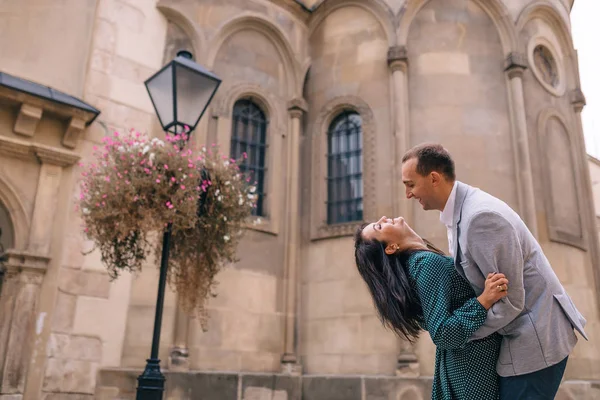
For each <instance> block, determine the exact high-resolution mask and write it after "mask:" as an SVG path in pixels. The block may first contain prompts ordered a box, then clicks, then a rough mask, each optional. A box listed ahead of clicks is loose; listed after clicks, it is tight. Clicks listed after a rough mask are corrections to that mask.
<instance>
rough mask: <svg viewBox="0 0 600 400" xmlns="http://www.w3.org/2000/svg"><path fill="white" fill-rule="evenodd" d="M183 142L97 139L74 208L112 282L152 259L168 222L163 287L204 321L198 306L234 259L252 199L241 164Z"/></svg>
mask: <svg viewBox="0 0 600 400" xmlns="http://www.w3.org/2000/svg"><path fill="white" fill-rule="evenodd" d="M185 140H186V138H185V136H183V135H177V136H167V140H166V141H162V140H159V139H156V138H154V139H151V140H150V139H149V138H148V137H147V136H145V135H143V134H140V133H137V132H130V133H129V134H128V135H125V136H121V135H119V133H117V132H115V133H114V136H113V137H106V138H104V140H103V144H104V146H103V148H94V161H93V162H92V163H90V164H89V165H88V166H87V167H86V168H85V169H84V172H82V182H81V194H80V199H79V208H80V210H81V215H82V218H83V221H84V231H85V233H86V235H87V236H88V238H89V239H90V240H92V241H93V243H94V244H95V249H98V250H99V251H100V254H101V256H102V261H103V263H104V264H105V266H106V268H107V269H108V272H109V274H110V276H111V277H113V278H116V277H117V276H118V275H119V273H120V272H122V271H139V270H141V268H142V265H143V264H144V262H145V260H146V258H147V256H148V255H149V254H150V252H151V251H154V253H155V255H156V257H157V259H160V254H161V251H162V242H161V241H160V240H156V234H157V233H161V232H162V231H164V230H165V229H166V227H167V226H168V225H169V224H172V225H171V226H172V228H171V229H172V238H171V241H170V256H169V269H168V281H169V283H170V285H171V286H172V287H173V288H174V289H175V291H176V292H177V293H178V294H179V298H180V301H181V302H182V304H183V306H184V307H185V309H186V310H187V311H190V312H191V311H193V310H196V311H199V312H200V315H201V317H203V321H205V320H206V319H205V318H206V312H205V309H204V303H205V300H206V299H207V298H208V297H209V296H214V295H215V293H214V288H215V276H216V274H217V272H218V271H219V270H220V268H221V267H222V266H223V265H224V264H226V263H231V262H234V261H236V258H235V253H236V248H237V244H238V242H239V240H240V238H241V235H242V233H243V231H244V229H243V226H244V223H245V221H246V219H247V218H248V217H249V216H250V214H251V211H252V208H253V207H254V206H255V202H256V197H257V196H256V194H255V190H256V187H255V186H254V185H253V184H251V183H250V180H251V179H250V177H248V176H247V175H246V174H244V173H243V172H241V169H240V166H239V165H240V163H242V165H243V160H233V159H229V158H228V157H224V156H221V155H220V154H219V152H218V149H217V147H216V146H212V147H211V148H210V149H206V148H202V149H201V150H200V151H197V152H194V151H192V150H191V149H187V150H184V149H182V148H181V145H182V144H183V143H185ZM245 158H246V154H244V159H245ZM151 238H154V240H151Z"/></svg>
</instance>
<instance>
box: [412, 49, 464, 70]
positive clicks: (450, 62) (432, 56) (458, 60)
mask: <svg viewBox="0 0 600 400" xmlns="http://www.w3.org/2000/svg"><path fill="white" fill-rule="evenodd" d="M417 71H418V73H419V75H469V74H470V73H471V71H470V63H469V56H468V54H465V53H458V52H435V53H433V52H432V53H424V54H420V55H419V57H418V58H417Z"/></svg>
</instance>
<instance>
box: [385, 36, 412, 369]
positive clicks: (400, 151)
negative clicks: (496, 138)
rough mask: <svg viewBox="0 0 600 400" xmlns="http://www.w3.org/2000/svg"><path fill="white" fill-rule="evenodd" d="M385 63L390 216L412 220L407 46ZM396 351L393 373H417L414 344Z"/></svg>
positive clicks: (393, 51) (391, 53)
mask: <svg viewBox="0 0 600 400" xmlns="http://www.w3.org/2000/svg"><path fill="white" fill-rule="evenodd" d="M388 66H389V68H390V71H391V72H392V80H393V83H394V84H393V86H392V92H393V94H394V106H393V108H392V111H393V112H392V114H393V117H394V124H393V126H394V132H393V140H394V142H393V146H394V159H395V162H394V170H393V174H392V190H393V193H392V199H393V200H392V210H393V213H394V215H393V217H397V216H402V217H404V219H405V220H406V222H407V223H408V224H409V225H411V224H412V222H413V221H412V208H411V204H410V203H409V200H408V199H407V198H406V196H405V195H404V185H403V183H402V156H404V153H406V151H407V150H408V149H409V147H410V132H409V126H410V125H409V119H408V117H409V111H408V58H407V53H406V47H404V46H395V47H390V49H389V50H388ZM398 347H399V354H398V362H397V365H396V375H397V376H401V377H415V376H419V359H418V357H417V355H416V354H415V350H414V346H413V345H412V344H411V343H410V342H408V341H406V340H402V339H399V340H398Z"/></svg>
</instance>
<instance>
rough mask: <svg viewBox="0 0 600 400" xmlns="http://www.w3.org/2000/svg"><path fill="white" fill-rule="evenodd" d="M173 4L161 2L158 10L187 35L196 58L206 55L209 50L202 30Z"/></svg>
mask: <svg viewBox="0 0 600 400" xmlns="http://www.w3.org/2000/svg"><path fill="white" fill-rule="evenodd" d="M171 3H172V2H171V1H159V3H158V4H157V5H156V8H158V10H159V11H160V12H161V13H162V14H163V15H164V16H165V18H167V19H168V20H169V21H171V22H173V23H174V24H176V25H177V26H179V27H180V28H181V29H183V31H184V32H185V33H186V34H187V36H188V37H189V38H190V40H191V41H192V46H193V48H194V50H193V52H194V57H195V58H196V57H197V56H198V55H200V54H205V53H206V51H207V50H208V49H207V44H206V39H205V37H204V34H203V33H202V29H201V28H200V26H199V25H198V24H196V22H194V21H192V20H191V19H190V18H189V17H188V14H187V13H185V12H184V11H182V10H180V9H179V8H178V6H177V4H171ZM196 59H197V58H196Z"/></svg>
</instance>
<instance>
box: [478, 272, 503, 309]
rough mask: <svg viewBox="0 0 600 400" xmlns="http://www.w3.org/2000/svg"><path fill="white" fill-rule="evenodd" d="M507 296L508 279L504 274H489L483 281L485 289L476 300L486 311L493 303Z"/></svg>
mask: <svg viewBox="0 0 600 400" xmlns="http://www.w3.org/2000/svg"><path fill="white" fill-rule="evenodd" d="M507 295H508V279H506V277H505V276H504V274H500V273H494V272H490V273H489V274H488V276H487V279H486V280H485V289H484V290H483V293H481V295H480V296H479V297H478V298H477V300H478V301H479V302H480V303H481V305H482V306H483V307H484V308H485V309H486V310H489V309H490V308H491V307H492V305H494V303H495V302H497V301H498V300H500V299H502V298H504V297H506V296H507Z"/></svg>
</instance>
